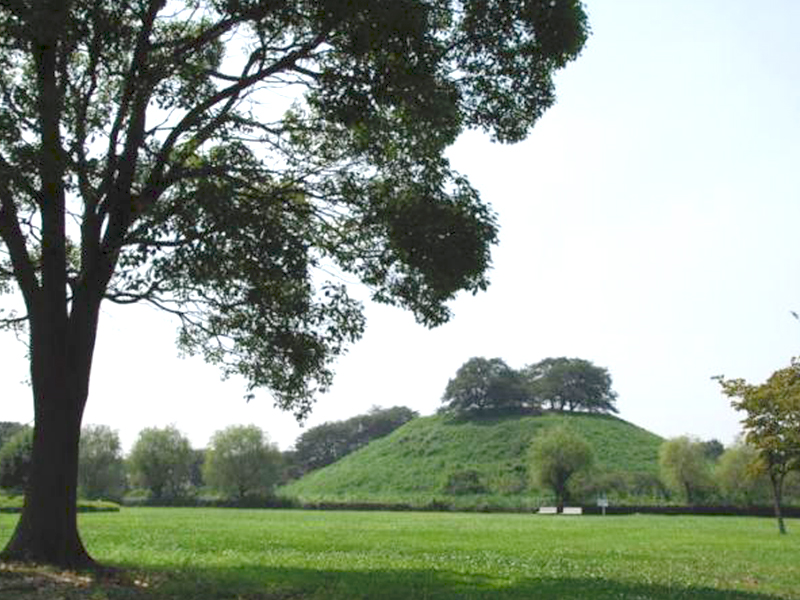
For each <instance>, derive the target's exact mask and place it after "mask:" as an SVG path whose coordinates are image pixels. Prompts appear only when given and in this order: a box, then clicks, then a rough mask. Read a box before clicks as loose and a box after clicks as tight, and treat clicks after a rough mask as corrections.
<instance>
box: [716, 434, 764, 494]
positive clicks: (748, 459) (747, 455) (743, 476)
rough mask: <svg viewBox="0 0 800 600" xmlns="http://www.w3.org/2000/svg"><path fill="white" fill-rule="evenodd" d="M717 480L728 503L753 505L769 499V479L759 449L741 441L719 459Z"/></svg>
mask: <svg viewBox="0 0 800 600" xmlns="http://www.w3.org/2000/svg"><path fill="white" fill-rule="evenodd" d="M714 480H715V482H716V484H717V488H718V489H719V491H720V493H721V494H722V496H723V497H724V498H725V501H726V502H730V503H732V504H739V505H744V506H752V505H754V504H758V503H760V502H764V501H768V499H769V494H770V492H769V488H770V484H769V478H768V477H767V474H766V473H765V472H764V469H763V465H762V463H761V459H760V457H759V455H758V450H756V449H755V448H753V447H752V446H750V445H749V444H746V443H744V442H738V443H736V444H735V445H733V446H731V447H730V448H728V449H727V450H725V451H724V452H723V453H722V455H721V456H720V457H719V459H718V460H717V467H716V469H715V470H714Z"/></svg>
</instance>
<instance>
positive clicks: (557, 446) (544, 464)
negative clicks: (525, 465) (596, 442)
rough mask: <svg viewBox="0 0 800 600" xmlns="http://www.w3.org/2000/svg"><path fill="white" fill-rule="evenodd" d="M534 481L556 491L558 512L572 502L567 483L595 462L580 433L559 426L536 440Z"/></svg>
mask: <svg viewBox="0 0 800 600" xmlns="http://www.w3.org/2000/svg"><path fill="white" fill-rule="evenodd" d="M528 457H529V461H530V464H531V471H530V473H531V474H532V476H533V478H534V482H535V483H538V484H539V485H544V486H547V487H549V488H551V489H552V490H553V492H554V493H555V495H556V502H557V504H558V508H559V510H561V509H563V508H564V504H565V503H566V502H568V501H569V488H568V483H569V480H570V478H571V477H572V476H573V475H575V474H576V473H578V472H580V471H583V470H586V469H588V468H589V467H590V466H591V465H592V462H593V453H592V448H591V446H589V444H588V442H587V441H586V440H585V439H584V438H583V437H582V436H581V435H579V434H577V433H575V432H574V431H571V430H570V429H569V428H567V427H565V426H562V425H559V426H556V427H552V428H550V429H548V430H546V431H544V432H542V433H540V434H539V435H537V436H536V438H535V439H534V440H533V442H532V444H531V447H530V450H529V452H528Z"/></svg>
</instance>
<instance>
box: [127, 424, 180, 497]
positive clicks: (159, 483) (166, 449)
mask: <svg viewBox="0 0 800 600" xmlns="http://www.w3.org/2000/svg"><path fill="white" fill-rule="evenodd" d="M192 461H193V454H192V447H191V445H190V444H189V440H188V439H187V438H186V437H185V436H184V435H183V434H182V433H181V432H180V431H178V430H177V429H176V428H175V427H174V426H173V425H170V426H169V427H165V428H163V429H159V428H156V427H150V428H147V429H143V430H142V431H141V432H140V433H139V437H138V438H137V440H136V443H135V444H134V445H133V449H132V450H131V455H130V466H131V472H132V475H133V479H134V481H135V482H136V484H137V485H140V486H142V487H145V488H147V489H149V490H150V492H151V493H152V495H153V498H154V499H155V500H157V501H160V500H164V499H167V498H176V497H180V496H181V495H183V494H184V493H185V491H186V488H187V487H188V483H189V478H190V476H191V471H192Z"/></svg>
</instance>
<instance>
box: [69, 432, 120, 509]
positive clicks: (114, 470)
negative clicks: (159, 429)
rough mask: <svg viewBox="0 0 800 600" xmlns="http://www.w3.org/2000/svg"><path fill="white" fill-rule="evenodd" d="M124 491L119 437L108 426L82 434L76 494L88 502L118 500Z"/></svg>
mask: <svg viewBox="0 0 800 600" xmlns="http://www.w3.org/2000/svg"><path fill="white" fill-rule="evenodd" d="M124 491H125V464H124V461H123V459H122V445H121V444H120V441H119V434H118V433H117V432H116V431H113V430H112V429H111V428H110V427H108V426H107V425H86V426H84V427H83V429H82V431H81V442H80V451H79V462H78V493H79V495H81V496H82V497H84V498H88V499H90V500H94V499H98V498H106V499H119V498H121V497H122V494H123V493H124Z"/></svg>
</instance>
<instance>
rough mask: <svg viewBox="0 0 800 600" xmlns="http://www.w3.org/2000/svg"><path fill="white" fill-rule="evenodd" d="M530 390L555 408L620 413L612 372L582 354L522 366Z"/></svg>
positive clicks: (532, 394) (540, 399)
mask: <svg viewBox="0 0 800 600" xmlns="http://www.w3.org/2000/svg"><path fill="white" fill-rule="evenodd" d="M522 373H523V376H524V378H525V380H526V381H527V384H528V386H529V393H530V394H531V396H532V397H534V398H535V399H536V400H537V401H539V402H540V403H542V404H544V405H547V404H549V406H550V408H551V409H552V410H561V411H563V410H569V411H570V412H572V411H575V410H585V411H589V412H601V413H605V412H612V413H616V412H617V408H616V406H615V405H614V403H615V402H616V399H617V394H616V392H614V391H613V390H612V389H611V374H610V373H609V372H608V369H606V368H604V367H598V366H595V365H594V364H593V363H592V362H591V361H588V360H584V359H582V358H566V357H560V358H545V359H544V360H541V361H539V362H537V363H534V364H532V365H529V366H527V367H525V368H524V369H523V370H522Z"/></svg>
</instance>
